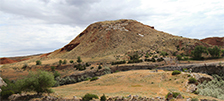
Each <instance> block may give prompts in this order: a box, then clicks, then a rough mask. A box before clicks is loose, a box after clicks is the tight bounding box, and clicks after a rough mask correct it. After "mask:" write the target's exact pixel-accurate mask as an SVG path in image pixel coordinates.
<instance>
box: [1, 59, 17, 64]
mask: <svg viewBox="0 0 224 101" xmlns="http://www.w3.org/2000/svg"><path fill="white" fill-rule="evenodd" d="M14 62H18V61H15V60H12V59H9V58H0V64H8V63H14Z"/></svg>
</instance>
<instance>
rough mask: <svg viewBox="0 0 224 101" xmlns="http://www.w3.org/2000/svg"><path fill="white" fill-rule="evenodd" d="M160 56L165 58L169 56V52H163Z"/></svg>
mask: <svg viewBox="0 0 224 101" xmlns="http://www.w3.org/2000/svg"><path fill="white" fill-rule="evenodd" d="M160 55H162V56H163V57H165V56H167V55H169V54H168V53H167V52H164V51H161V53H160Z"/></svg>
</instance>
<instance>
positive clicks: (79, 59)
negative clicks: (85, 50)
mask: <svg viewBox="0 0 224 101" xmlns="http://www.w3.org/2000/svg"><path fill="white" fill-rule="evenodd" d="M77 62H78V63H79V64H80V63H81V62H82V60H81V57H80V56H78V58H77Z"/></svg>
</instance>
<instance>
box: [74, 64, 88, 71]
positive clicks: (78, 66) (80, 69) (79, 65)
mask: <svg viewBox="0 0 224 101" xmlns="http://www.w3.org/2000/svg"><path fill="white" fill-rule="evenodd" d="M74 68H76V70H79V71H82V70H86V65H81V64H77V65H74Z"/></svg>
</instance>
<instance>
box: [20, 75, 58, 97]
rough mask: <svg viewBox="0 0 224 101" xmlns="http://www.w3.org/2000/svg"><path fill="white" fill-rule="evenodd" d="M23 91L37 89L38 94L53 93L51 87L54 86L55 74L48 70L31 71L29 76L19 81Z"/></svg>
mask: <svg viewBox="0 0 224 101" xmlns="http://www.w3.org/2000/svg"><path fill="white" fill-rule="evenodd" d="M17 82H18V83H19V85H20V89H21V91H28V92H29V91H35V92H37V94H39V95H40V94H42V93H44V92H46V93H52V92H53V91H52V90H51V89H50V87H52V86H54V84H55V81H54V75H53V74H52V73H50V72H47V71H38V72H37V73H32V72H31V73H29V75H28V76H27V77H25V78H24V79H21V80H19V81H17Z"/></svg>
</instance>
